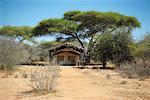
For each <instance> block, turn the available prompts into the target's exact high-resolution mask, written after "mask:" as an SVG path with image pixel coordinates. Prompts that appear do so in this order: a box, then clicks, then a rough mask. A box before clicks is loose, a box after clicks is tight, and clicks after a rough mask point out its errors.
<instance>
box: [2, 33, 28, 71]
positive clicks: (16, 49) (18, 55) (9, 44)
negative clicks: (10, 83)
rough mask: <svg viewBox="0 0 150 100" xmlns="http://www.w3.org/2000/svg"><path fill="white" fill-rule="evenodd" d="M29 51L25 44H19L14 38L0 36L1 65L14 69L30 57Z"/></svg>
mask: <svg viewBox="0 0 150 100" xmlns="http://www.w3.org/2000/svg"><path fill="white" fill-rule="evenodd" d="M28 57H29V55H28V51H27V50H26V49H25V48H24V45H23V44H19V43H18V42H16V41H15V40H14V39H12V38H8V37H2V36H0V67H1V68H2V69H5V70H12V69H14V66H15V65H17V64H21V63H23V62H24V61H26V60H27V59H28Z"/></svg>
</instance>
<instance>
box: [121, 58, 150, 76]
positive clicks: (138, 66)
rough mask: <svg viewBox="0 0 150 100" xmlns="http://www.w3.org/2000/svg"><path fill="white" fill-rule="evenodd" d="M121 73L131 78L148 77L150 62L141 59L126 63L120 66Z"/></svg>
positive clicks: (149, 74)
mask: <svg viewBox="0 0 150 100" xmlns="http://www.w3.org/2000/svg"><path fill="white" fill-rule="evenodd" d="M118 70H120V72H121V74H123V75H125V76H127V77H130V78H148V77H150V62H149V61H146V62H145V61H144V62H143V60H142V59H139V60H138V61H136V62H132V63H126V64H122V65H120V67H118Z"/></svg>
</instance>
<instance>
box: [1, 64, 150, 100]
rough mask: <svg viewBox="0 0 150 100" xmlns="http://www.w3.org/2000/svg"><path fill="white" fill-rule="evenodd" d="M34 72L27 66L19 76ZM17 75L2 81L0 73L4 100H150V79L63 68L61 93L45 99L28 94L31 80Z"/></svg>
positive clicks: (101, 71) (60, 80) (45, 96)
mask: <svg viewBox="0 0 150 100" xmlns="http://www.w3.org/2000/svg"><path fill="white" fill-rule="evenodd" d="M34 69H35V67H31V66H30V67H29V66H25V67H22V68H21V69H20V70H18V73H22V72H24V71H25V72H26V73H29V72H30V71H31V70H34ZM14 74H15V73H14ZM14 76H15V75H12V76H9V77H8V78H2V77H3V73H1V72H0V100H150V79H146V80H144V81H139V80H138V79H128V78H122V77H121V76H120V75H119V74H118V73H117V72H115V71H114V70H102V69H100V70H99V71H96V70H91V69H77V68H69V67H67V68H61V72H60V78H59V80H58V81H59V82H58V87H57V92H55V93H50V94H47V95H42V96H35V95H33V94H32V93H30V92H28V91H30V88H29V87H28V86H27V85H26V82H27V81H28V78H22V77H21V75H20V76H19V74H18V76H17V78H14Z"/></svg>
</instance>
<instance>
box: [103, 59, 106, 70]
mask: <svg viewBox="0 0 150 100" xmlns="http://www.w3.org/2000/svg"><path fill="white" fill-rule="evenodd" d="M105 68H106V62H105V61H104V62H103V69H105Z"/></svg>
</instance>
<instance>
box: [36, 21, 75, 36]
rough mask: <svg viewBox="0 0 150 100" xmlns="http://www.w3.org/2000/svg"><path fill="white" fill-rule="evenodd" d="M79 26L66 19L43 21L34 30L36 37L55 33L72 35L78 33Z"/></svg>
mask: <svg viewBox="0 0 150 100" xmlns="http://www.w3.org/2000/svg"><path fill="white" fill-rule="evenodd" d="M77 27H78V25H77V24H76V23H75V22H74V21H69V20H66V19H47V20H43V21H41V22H40V23H39V24H38V25H37V27H35V29H34V31H33V32H34V35H35V36H38V35H46V34H54V33H62V34H66V35H71V34H72V33H74V32H76V30H77Z"/></svg>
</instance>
